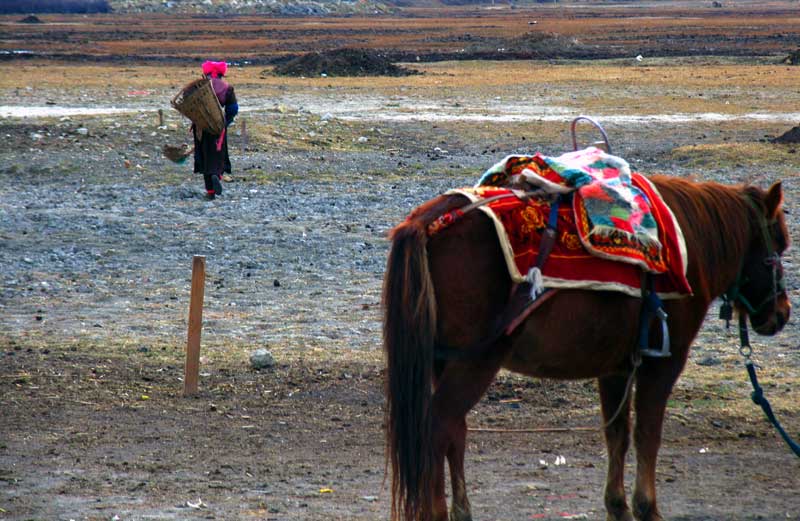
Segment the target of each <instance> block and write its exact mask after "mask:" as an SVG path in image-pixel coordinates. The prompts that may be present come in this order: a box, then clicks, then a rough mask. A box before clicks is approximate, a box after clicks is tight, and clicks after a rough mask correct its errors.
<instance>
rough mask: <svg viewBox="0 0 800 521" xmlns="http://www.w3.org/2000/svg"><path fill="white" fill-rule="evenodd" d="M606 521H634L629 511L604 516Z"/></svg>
mask: <svg viewBox="0 0 800 521" xmlns="http://www.w3.org/2000/svg"><path fill="white" fill-rule="evenodd" d="M606 521H634V519H633V514H631V512H630V510H626V511H624V512H621V513H619V514H617V515H611V514H610V513H608V514H606Z"/></svg>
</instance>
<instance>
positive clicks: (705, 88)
mask: <svg viewBox="0 0 800 521" xmlns="http://www.w3.org/2000/svg"><path fill="white" fill-rule="evenodd" d="M43 18H47V17H46V16H45V17H43ZM89 20H90V21H91V20H92V18H91V17H89ZM317 22H319V21H316V20H315V21H314V23H317ZM739 22H740V24H741V25H747V24H751V26H752V27H760V26H761V18H758V17H757V18H756V19H755V20H749V19H747V20H745V19H740V20H739ZM473 23H475V24H479V22H478V21H473ZM787 23H788V22H787ZM175 25H176V27H182V26H183V25H182V24H178V23H176V24H175ZM3 45H7V42H6V41H4V43H3ZM773 58H774V57H773V56H768V57H752V56H749V57H741V56H740V57H722V58H720V57H717V58H711V57H703V56H700V57H697V56H696V57H688V58H687V57H680V58H669V57H667V58H659V59H649V58H648V59H645V60H644V61H643V62H633V61H631V60H629V59H619V60H601V61H594V62H586V61H574V62H573V61H563V62H558V63H551V62H547V61H536V62H530V61H503V62H497V61H458V62H453V61H450V62H441V63H408V64H404V66H409V67H413V68H415V69H416V70H419V71H420V72H422V73H423V74H420V75H414V76H409V77H404V78H324V79H323V78H279V77H276V76H274V75H272V74H271V73H270V72H271V71H270V68H269V67H268V66H266V65H258V66H256V65H250V66H246V65H243V66H241V67H235V68H233V69H232V71H231V74H230V81H231V82H232V83H233V84H234V85H235V86H236V89H237V96H238V98H239V100H240V103H241V105H242V112H241V114H240V116H239V121H238V122H237V124H236V125H235V126H234V127H232V132H231V136H230V139H231V149H232V152H233V153H232V156H233V162H234V172H233V179H232V181H231V182H227V183H225V192H224V194H223V195H222V196H221V197H219V198H217V199H216V200H215V201H205V200H204V199H203V198H202V193H201V192H202V182H201V181H200V180H199V179H198V178H196V177H194V176H192V174H191V173H190V166H189V165H186V164H185V165H176V164H173V163H170V162H168V161H166V160H165V159H163V158H162V157H161V156H160V152H159V151H160V149H161V146H162V145H163V144H165V143H171V144H180V143H182V142H185V141H186V136H187V134H186V128H187V124H186V122H185V121H183V120H181V119H180V117H179V115H178V114H177V113H175V112H174V111H171V110H170V109H169V99H170V98H171V96H172V95H173V94H174V93H175V91H176V89H177V88H178V87H179V86H180V85H182V84H183V83H185V82H187V81H189V80H190V79H192V78H194V77H195V76H196V74H197V71H195V69H196V66H195V65H196V64H194V63H192V64H188V65H187V64H183V65H181V64H170V65H161V66H159V65H154V64H138V65H121V64H120V63H118V62H116V61H112V62H110V63H106V62H100V63H75V62H69V63H63V62H56V61H41V60H38V61H37V60H19V61H9V62H6V63H3V64H2V65H0V69H2V72H3V74H2V75H0V114H2V115H0V135H2V136H3V137H4V142H5V145H6V146H4V147H3V148H2V150H0V182H2V186H3V195H2V197H0V241H2V247H0V357H2V361H3V363H2V364H0V417H1V418H2V421H0V520H9V521H11V520H15V521H17V520H37V521H38V520H64V521H66V520H69V519H74V520H112V519H118V520H146V519H163V520H170V519H175V520H195V519H197V520H200V519H225V520H228V519H270V520H292V521H299V520H322V519H341V520H374V519H387V518H388V506H389V498H388V496H387V486H386V480H385V474H384V470H385V466H384V453H383V434H382V422H383V409H382V407H383V393H382V371H383V369H382V355H381V351H380V341H381V340H380V338H381V325H380V287H381V280H382V275H383V269H384V262H385V257H386V252H387V247H388V244H387V242H386V239H385V236H386V232H387V231H388V230H389V229H390V228H391V226H393V225H394V224H396V223H397V222H399V221H400V220H401V219H402V218H403V217H404V216H405V215H406V213H407V212H408V211H409V210H410V209H411V208H413V207H414V206H416V205H418V204H420V203H421V202H423V201H425V200H426V199H428V198H430V197H433V196H434V195H437V194H439V193H441V192H442V191H444V190H446V189H448V188H451V187H455V186H464V185H468V184H472V183H474V182H475V180H477V178H478V177H479V175H480V173H481V172H482V171H483V170H485V169H486V168H488V167H489V166H491V164H493V163H494V162H496V161H497V160H499V159H502V157H503V156H505V155H506V154H508V153H511V152H517V151H520V150H524V151H534V150H541V151H543V152H546V153H560V152H563V151H565V150H567V149H569V148H570V147H571V145H570V140H569V137H570V136H569V133H568V126H569V121H570V120H571V118H573V117H575V116H577V115H578V114H582V113H587V114H591V115H593V116H595V117H597V118H598V119H599V120H600V121H601V122H603V123H604V126H605V128H606V130H607V131H608V132H609V135H610V136H611V141H612V146H613V147H614V151H615V152H616V153H618V154H620V155H622V156H624V157H626V158H627V159H628V160H629V161H630V162H631V163H632V164H633V165H634V166H635V168H636V169H638V170H641V171H643V172H669V173H671V174H672V175H678V176H689V175H694V176H696V177H697V178H699V179H707V180H716V181H720V182H725V183H740V182H750V183H755V184H758V185H760V186H763V187H766V186H768V184H769V183H771V182H772V181H774V180H776V179H782V180H783V181H784V190H785V197H786V201H785V204H786V207H787V208H788V209H789V211H790V212H791V213H789V215H788V216H787V218H788V223H789V226H790V229H791V232H792V237H793V241H794V243H795V244H797V243H798V241H800V218H799V217H798V212H797V210H796V209H797V207H798V203H800V154H798V149H797V145H794V144H778V143H773V142H772V141H771V139H772V138H775V137H777V136H780V135H781V134H783V133H784V132H785V131H787V130H789V129H790V128H791V127H793V126H795V125H797V124H798V123H800V113H798V111H797V107H798V106H800V91H798V89H797V72H796V69H795V68H792V67H790V66H786V65H782V64H779V63H777V62H776V61H775V60H774V59H773ZM12 70H13V74H12V73H11V72H12ZM534 71H535V74H533V72H534ZM89 109H91V110H89ZM158 109H163V111H164V121H163V125H161V126H159V125H158V116H157V110H158ZM26 111H27V112H26ZM92 111H96V112H92ZM23 116H24V117H23ZM245 121H246V129H247V131H246V132H243V130H244V129H243V128H242V127H243V125H242V123H243V122H245ZM579 137H580V139H581V141H582V142H588V141H591V140H593V139H595V137H596V136H595V135H594V134H593V133H591V131H590V130H588V129H583V130H582V131H581V133H580V135H579ZM194 254H202V255H205V256H206V258H207V263H208V275H207V279H206V297H205V309H204V330H203V345H202V359H201V379H200V393H199V394H198V395H197V396H195V397H191V398H186V397H183V396H182V395H181V391H182V386H183V383H182V378H183V351H184V347H185V343H186V326H187V313H188V297H189V287H190V268H191V258H192V255H194ZM784 266H785V269H786V277H787V285H788V290H789V294H790V297H791V299H792V302H793V303H794V304H795V306H797V304H798V302H800V278H799V277H798V276H799V275H800V262H798V260H797V254H796V253H795V250H790V251H789V253H788V254H787V256H786V257H785V259H784ZM795 309H796V307H795ZM716 312H717V310H716V309H715V308H712V309H711V310H710V313H709V318H708V320H707V322H706V325H705V326H704V329H703V330H702V332H701V334H700V336H699V337H698V339H697V340H696V342H695V345H694V348H693V354H692V357H691V359H690V362H689V364H688V367H687V370H686V372H685V374H684V376H683V377H682V379H681V380H680V381H679V383H678V386H677V388H676V390H675V392H674V396H673V399H672V400H671V402H670V404H669V411H668V419H667V422H666V425H665V431H664V443H663V446H662V450H661V453H660V454H661V457H660V461H659V467H658V473H657V483H658V490H659V494H660V495H659V499H660V505H661V508H662V513H663V514H664V515H665V517H666V518H667V519H671V520H681V521H711V520H714V521H716V520H737V521H738V520H757V519H758V520H784V519H800V500H798V497H797V491H798V490H800V460H798V459H797V458H795V457H794V456H793V455H792V454H791V452H790V451H789V449H788V448H787V447H786V446H785V445H784V444H783V442H782V441H781V440H780V439H779V438H778V436H777V434H776V433H775V432H774V430H773V429H772V428H771V426H770V425H769V424H768V423H767V422H766V420H765V419H764V417H763V414H762V413H761V411H760V410H759V409H758V408H757V407H756V406H755V405H753V404H752V403H751V402H750V400H749V392H750V390H749V384H748V382H747V380H746V374H745V371H744V368H743V367H742V365H741V358H740V356H739V355H738V353H737V347H738V339H737V337H736V335H735V334H734V332H733V331H732V330H731V331H726V330H725V329H724V327H723V325H722V324H721V323H720V321H719V320H717V319H716ZM796 323H797V317H794V318H793V319H792V321H791V322H790V323H789V325H788V326H787V327H786V328H785V330H784V331H783V332H782V333H781V334H779V335H777V336H776V337H773V338H761V337H754V339H753V340H754V344H755V351H756V354H755V358H756V360H757V362H758V363H759V365H760V369H759V371H760V377H761V381H762V385H763V386H764V389H765V392H766V395H767V397H768V398H769V399H770V401H771V402H772V405H773V407H774V409H775V412H776V414H777V415H778V417H779V418H780V419H781V421H782V422H783V423H784V426H785V427H786V428H787V430H788V431H789V432H790V434H793V435H794V436H795V437H797V436H800V400H798V396H800V394H799V393H800V385H798V384H799V383H800V349H798V348H800V329H798V327H797V325H796ZM257 348H267V349H269V350H270V352H271V353H272V354H273V355H274V357H275V360H276V363H275V366H274V367H272V368H269V369H262V370H255V369H252V368H251V366H250V363H249V354H250V353H251V352H252V351H254V350H255V349H257ZM468 421H469V425H470V427H471V428H473V429H476V430H475V431H474V432H471V433H470V435H469V439H468V449H467V468H466V471H467V480H468V491H469V494H470V499H471V502H472V505H473V512H474V515H475V518H476V519H486V520H504V521H505V520H509V519H603V518H604V511H603V504H602V487H603V482H604V475H605V462H606V456H605V450H604V445H603V443H602V436H601V434H600V431H599V406H598V402H597V399H596V392H595V384H594V382H591V381H586V382H583V381H581V382H555V381H540V380H534V379H529V378H523V377H519V376H517V375H513V374H510V373H501V374H500V376H499V377H498V380H497V381H496V382H495V383H494V384H493V385H492V387H491V388H490V390H489V392H488V393H487V396H486V397H485V398H484V399H483V400H482V401H481V403H480V404H479V405H478V406H477V407H476V408H475V410H474V411H472V412H471V413H470V416H469V419H468ZM634 469H635V459H634V457H633V456H632V455H630V456H629V459H628V469H627V476H626V477H627V483H629V484H630V483H631V480H632V477H633V472H634Z"/></svg>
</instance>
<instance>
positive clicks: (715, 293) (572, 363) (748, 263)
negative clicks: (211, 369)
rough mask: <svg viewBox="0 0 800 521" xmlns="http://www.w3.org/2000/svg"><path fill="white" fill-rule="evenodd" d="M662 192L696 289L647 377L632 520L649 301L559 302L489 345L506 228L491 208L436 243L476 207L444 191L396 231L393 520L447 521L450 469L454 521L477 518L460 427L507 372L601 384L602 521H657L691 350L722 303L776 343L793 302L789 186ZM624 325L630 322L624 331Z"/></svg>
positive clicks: (677, 304) (390, 364) (706, 186)
mask: <svg viewBox="0 0 800 521" xmlns="http://www.w3.org/2000/svg"><path fill="white" fill-rule="evenodd" d="M651 180H652V181H653V183H654V184H655V185H656V187H657V188H658V190H659V192H660V193H661V195H662V196H663V198H664V200H665V202H666V203H667V205H668V206H669V207H670V208H671V209H672V211H673V213H674V214H675V216H676V218H677V220H678V223H679V224H680V226H681V228H682V230H683V233H684V237H685V239H686V245H687V250H688V273H687V278H688V280H689V282H690V283H691V286H692V289H693V291H694V293H693V295H691V296H690V297H686V298H683V299H676V300H668V301H665V302H664V307H665V310H666V312H667V314H668V316H669V339H670V351H671V356H670V357H668V358H644V359H643V361H642V363H641V365H640V366H639V368H638V371H637V372H636V376H635V389H636V391H635V397H634V399H633V408H634V410H635V411H636V423H635V427H634V443H635V446H636V455H637V472H636V482H635V487H634V491H633V497H632V503H633V508H632V510H631V508H629V506H628V502H627V500H626V497H625V490H624V481H623V470H624V461H625V453H626V451H627V450H628V445H629V437H630V430H631V422H630V401H631V400H630V399H629V397H628V396H629V394H628V393H627V392H626V388H627V381H628V376H629V375H630V374H631V373H632V371H633V369H632V366H633V363H632V354H633V352H634V350H636V349H638V347H637V334H638V322H639V317H640V313H641V312H642V305H641V299H638V298H633V297H630V296H627V295H625V294H623V293H619V292H609V291H585V290H558V291H557V292H556V293H555V294H554V295H553V296H552V297H551V298H549V299H548V300H547V301H546V302H545V303H543V304H542V305H541V306H540V307H539V308H538V309H537V310H536V311H534V312H533V313H532V314H531V315H530V316H529V317H528V318H527V319H526V320H525V322H523V323H522V324H521V325H520V326H519V327H518V328H516V329H515V330H514V332H513V333H512V334H510V335H499V337H498V338H497V340H496V341H495V342H493V343H492V345H489V346H485V345H483V346H482V345H481V343H483V344H485V343H486V342H485V339H486V338H487V337H490V335H491V331H492V330H493V328H495V327H496V323H497V319H498V314H499V313H500V312H501V310H503V309H504V308H505V307H506V304H507V301H508V296H509V294H510V291H511V287H512V281H511V279H510V277H509V275H508V273H507V271H506V264H505V261H504V258H503V254H502V252H501V250H500V245H499V241H498V239H497V236H496V232H495V228H494V226H493V224H492V223H491V222H490V220H489V218H488V217H487V216H486V215H485V214H484V213H483V212H478V211H473V212H468V213H466V214H465V215H464V216H463V218H462V219H461V220H460V221H458V222H456V223H455V224H453V225H452V226H451V227H449V228H446V229H444V230H442V231H441V232H439V233H436V234H435V235H432V236H429V235H428V233H427V226H428V225H429V224H430V223H431V222H432V221H434V220H435V219H436V218H438V217H439V216H441V215H443V214H444V213H445V212H448V211H450V210H452V209H454V208H459V207H461V206H464V205H465V204H466V201H465V199H464V198H463V197H461V196H458V195H446V196H440V197H438V198H435V199H433V200H431V201H429V202H427V203H425V204H423V205H422V206H421V207H419V208H417V209H416V210H415V211H414V212H412V214H411V215H410V216H409V217H408V219H407V220H406V221H405V222H403V223H402V224H400V225H399V226H397V227H396V228H395V229H394V231H393V232H392V235H391V237H392V248H391V252H390V254H389V259H388V267H387V272H386V278H385V281H384V297H383V298H384V310H385V316H384V350H385V356H386V363H387V384H386V394H387V402H388V405H387V458H388V460H389V461H390V462H391V467H392V517H393V519H394V518H401V519H404V520H408V521H410V520H417V519H420V520H424V521H427V520H430V519H433V520H435V521H442V520H446V519H447V518H448V515H447V501H446V497H445V469H444V463H445V458H446V459H447V461H448V463H449V470H450V481H451V485H452V506H451V511H450V520H451V521H465V520H470V519H472V515H471V512H470V504H469V501H468V499H467V494H466V485H465V481H464V448H465V440H466V434H467V425H466V419H465V415H466V414H467V412H468V411H469V410H470V409H471V408H472V407H473V406H474V405H475V404H476V403H477V402H478V400H480V398H481V396H482V395H483V394H484V392H485V391H486V389H487V388H488V386H489V384H490V383H491V382H492V380H493V379H494V377H495V375H496V374H497V372H498V370H499V369H500V368H507V369H510V370H512V371H516V372H519V373H522V374H526V375H530V376H536V377H545V378H563V379H580V378H597V379H598V382H599V391H600V400H601V407H602V413H603V418H604V420H605V423H606V427H605V439H606V446H607V449H608V455H609V463H608V474H607V479H606V487H605V506H606V510H607V512H608V514H607V519H609V520H631V519H633V518H634V517H635V518H636V519H639V520H648V521H652V520H660V519H662V518H661V516H660V514H659V511H658V506H657V503H656V490H655V466H656V456H657V453H658V449H659V446H660V444H661V429H662V424H663V420H664V412H665V408H666V403H667V398H668V397H669V395H670V392H671V390H672V387H673V385H674V384H675V381H676V380H677V378H678V376H679V375H680V373H681V371H682V370H683V368H684V365H685V363H686V359H687V357H688V353H689V346H690V345H691V343H692V340H693V339H694V338H695V335H696V334H697V332H698V331H699V329H700V327H701V325H702V323H703V319H704V317H705V316H706V312H707V311H708V308H709V305H710V304H711V302H712V301H713V300H714V299H715V298H717V297H720V296H721V295H723V294H726V293H727V294H728V295H730V296H732V300H734V304H735V306H736V308H737V310H738V311H739V313H742V314H746V315H745V316H747V315H749V317H750V324H751V325H752V327H753V329H755V331H756V332H758V333H760V334H764V335H773V334H775V333H777V332H778V331H780V330H781V329H782V328H783V326H784V325H785V324H786V321H787V320H788V319H789V311H790V307H791V304H790V303H789V300H788V298H787V295H786V292H785V290H784V285H783V270H782V266H781V263H780V254H781V253H782V252H783V251H784V250H785V249H786V248H787V246H788V240H789V239H788V237H789V235H788V232H787V229H786V224H785V221H784V217H783V211H782V209H781V204H782V199H783V195H782V191H781V185H780V183H776V184H774V185H773V186H772V187H771V188H770V189H769V190H767V191H763V190H761V189H759V188H756V187H752V186H744V187H730V186H724V185H720V184H717V183H695V182H691V181H687V180H683V179H677V178H668V177H664V176H654V177H653V178H651ZM606 317H607V319H605V318H606ZM619 317H626V318H625V320H624V321H622V322H620V320H619ZM658 336H659V335H657V334H655V333H654V338H657V337H658ZM436 346H447V347H448V349H449V350H450V352H452V350H453V349H454V348H455V349H457V350H461V351H462V352H464V353H468V355H469V356H463V357H460V358H458V357H456V358H455V359H454V358H453V357H450V359H447V360H442V359H440V358H439V357H436V356H435V348H436ZM475 346H481V348H480V349H476V347H475ZM618 410H619V411H620V413H619V414H616V415H615V412H616V411H618ZM609 420H612V421H610V423H609Z"/></svg>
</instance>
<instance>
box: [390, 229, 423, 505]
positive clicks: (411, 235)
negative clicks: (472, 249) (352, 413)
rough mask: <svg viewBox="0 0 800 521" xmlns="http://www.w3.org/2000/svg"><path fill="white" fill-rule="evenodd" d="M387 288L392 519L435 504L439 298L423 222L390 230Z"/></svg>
mask: <svg viewBox="0 0 800 521" xmlns="http://www.w3.org/2000/svg"><path fill="white" fill-rule="evenodd" d="M392 239H393V243H392V249H391V252H390V253H389V260H388V263H387V269H386V278H385V280H384V287H383V305H384V327H383V346H384V352H385V357H386V365H387V375H386V400H387V411H386V442H387V451H388V454H387V460H389V461H391V466H392V519H396V518H397V517H398V516H399V517H401V518H402V519H405V520H416V519H418V518H424V517H425V516H426V515H429V513H430V511H431V505H432V485H433V482H432V478H431V475H432V473H433V446H432V436H431V410H430V408H431V385H432V384H431V378H432V374H433V344H434V339H435V336H436V299H435V295H434V290H433V281H432V279H431V274H430V271H429V267H428V253H427V242H428V237H427V234H426V229H425V225H424V221H422V220H420V219H413V218H412V219H410V220H408V221H406V222H405V223H403V224H402V225H400V226H398V227H397V228H396V229H395V230H394V232H393V235H392Z"/></svg>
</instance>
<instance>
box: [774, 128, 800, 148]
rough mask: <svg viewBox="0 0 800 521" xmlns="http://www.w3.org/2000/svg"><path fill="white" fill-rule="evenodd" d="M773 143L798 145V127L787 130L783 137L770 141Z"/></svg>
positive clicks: (799, 136) (799, 137)
mask: <svg viewBox="0 0 800 521" xmlns="http://www.w3.org/2000/svg"><path fill="white" fill-rule="evenodd" d="M772 142H773V143H792V144H794V143H800V125H798V126H796V127H794V128H792V129H790V130H787V131H786V132H784V133H783V135H781V136H778V137H776V138H775V139H773V140H772Z"/></svg>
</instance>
